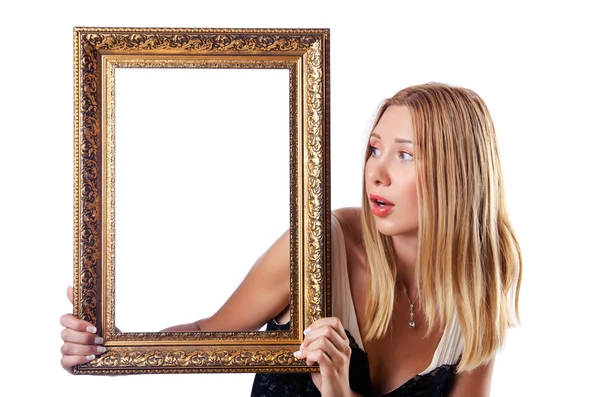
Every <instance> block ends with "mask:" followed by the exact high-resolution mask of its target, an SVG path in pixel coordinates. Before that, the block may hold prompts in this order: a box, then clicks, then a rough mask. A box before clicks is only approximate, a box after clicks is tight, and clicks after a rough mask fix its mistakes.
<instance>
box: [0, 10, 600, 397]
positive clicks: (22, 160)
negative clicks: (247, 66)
mask: <svg viewBox="0 0 600 397" xmlns="http://www.w3.org/2000/svg"><path fill="white" fill-rule="evenodd" d="M592 3H593V2H592V1H589V2H585V3H584V2H582V1H568V2H567V1H560V2H559V1H556V2H550V1H544V2H542V1H540V2H531V1H518V2H510V1H497V2H494V3H493V4H492V3H490V2H485V3H484V2H472V3H465V2H459V1H444V2H441V1H440V2H432V1H414V0H411V1H395V2H375V1H372V2H369V5H368V6H367V5H366V3H363V2H355V3H353V2H339V3H336V4H339V5H334V2H326V1H323V0H321V1H308V0H307V1H298V2H289V3H287V2H283V1H273V2H266V1H238V2H233V1H228V2H222V3H219V2H216V1H210V2H208V1H206V2H205V1H199V0H196V1H189V2H180V1H175V0H173V1H167V2H165V1H144V2H126V1H123V0H121V1H103V2H83V1H70V2H67V1H65V2H61V3H60V6H59V4H58V3H57V2H42V1H39V2H32V1H22V2H18V3H17V2H14V3H12V4H11V5H10V8H8V6H7V5H4V6H2V9H1V10H0V29H1V33H2V35H1V37H2V52H1V55H0V57H1V62H0V68H1V73H0V76H1V78H2V82H1V84H0V93H1V94H0V95H1V99H2V104H1V107H0V112H1V117H0V134H1V141H0V173H1V174H0V176H1V178H0V183H1V185H0V186H1V191H0V203H1V205H0V211H1V212H0V225H1V226H0V227H1V229H0V230H1V236H0V264H1V265H2V276H1V278H0V280H1V281H0V286H1V288H0V293H1V299H0V302H1V305H2V307H1V308H2V325H1V327H0V341H1V342H2V349H1V350H0V351H1V352H2V359H1V360H0V367H1V368H0V373H2V386H1V387H2V388H4V389H6V390H11V393H10V394H9V395H39V394H42V393H43V394H47V393H52V394H54V393H57V392H59V393H60V392H63V393H66V394H70V395H96V394H100V393H107V394H110V395H111V396H121V395H130V394H133V393H135V394H139V395H144V396H159V395H160V396H164V395H166V394H167V393H169V394H173V395H182V394H188V393H189V394H192V395H200V396H213V395H223V396H247V395H249V385H250V382H251V380H252V375H237V374H236V375H222V374H216V375H208V374H190V375H151V376H143V375H136V376H129V377H92V376H71V375H69V374H67V373H66V372H65V371H63V370H62V369H61V367H60V365H59V359H60V352H59V348H60V345H61V340H60V331H61V327H60V325H59V324H58V320H59V317H60V315H61V314H63V313H65V312H68V311H70V310H71V308H70V305H69V304H68V301H67V299H66V297H65V290H66V287H67V285H68V284H71V283H72V256H73V255H72V241H73V240H72V236H73V228H72V226H73V223H72V205H73V199H72V196H73V191H72V188H73V153H72V149H73V83H72V81H73V45H72V35H73V34H72V29H73V27H74V26H113V27H131V26H133V27H256V28H260V27H264V28H267V27H271V28H276V27H277V28H279V27H281V28H292V27H297V28H309V27H315V28H322V27H325V28H330V29H331V76H332V77H331V95H332V97H331V130H332V131H331V142H332V151H331V156H332V205H333V207H334V208H338V207H343V206H357V205H359V204H360V178H361V176H360V173H361V172H360V171H361V158H362V154H363V148H362V142H363V133H364V131H363V130H364V127H365V125H366V123H367V121H368V119H369V118H370V116H371V114H372V112H373V110H374V108H375V106H376V104H377V103H378V102H379V101H380V100H381V99H382V98H384V97H388V96H391V95H393V94H394V93H395V92H396V91H398V90H399V89H401V88H403V87H405V86H408V85H412V84H417V83H423V82H428V81H440V82H446V83H450V84H457V85H463V86H466V87H469V88H472V89H474V90H475V91H476V92H478V93H479V94H480V95H481V96H482V97H483V98H484V99H485V100H486V102H487V104H488V106H489V108H490V111H491V113H492V116H493V118H494V120H495V124H496V128H497V131H498V136H499V141H500V146H501V155H502V159H503V166H504V175H505V181H506V190H507V195H508V204H509V209H510V213H511V216H512V220H513V223H514V226H515V228H516V231H517V233H518V236H519V238H520V241H521V244H522V248H523V258H524V265H525V271H524V280H523V289H522V295H521V309H522V318H523V324H522V326H521V327H520V328H518V329H514V330H512V331H511V333H510V334H509V338H508V343H507V345H506V347H505V349H504V350H503V351H502V352H501V353H500V354H499V356H498V358H497V363H496V368H495V371H494V379H493V393H492V396H493V397H499V396H534V395H535V396H539V395H544V396H562V395H573V396H575V395H586V396H588V395H598V391H597V390H593V389H592V387H594V385H597V382H596V379H597V375H596V372H597V369H596V368H595V365H596V358H597V357H598V356H599V355H600V349H599V348H598V340H597V339H598V330H597V328H595V325H596V324H597V318H596V317H597V313H598V312H599V310H598V304H599V303H600V293H599V289H600V288H599V287H598V276H599V275H600V272H599V271H598V267H599V265H600V260H599V259H598V253H597V247H598V245H599V240H600V232H599V231H598V225H599V223H600V212H599V210H598V203H599V202H600V194H599V193H598V185H599V183H598V180H599V179H600V178H599V177H598V173H599V171H600V166H599V165H598V156H597V153H598V150H599V145H600V139H599V138H598V135H599V133H600V128H599V126H598V115H599V114H600V106H599V105H600V100H599V99H598V92H600V77H599V74H598V73H599V72H598V71H599V70H600V64H599V61H598V46H599V39H600V24H599V23H598V12H597V11H594V8H595V5H594V6H592ZM237 385H239V388H236V386H237ZM101 388H102V389H104V391H100V389H101ZM2 394H3V395H6V392H5V391H2Z"/></svg>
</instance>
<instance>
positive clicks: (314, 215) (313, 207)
mask: <svg viewBox="0 0 600 397" xmlns="http://www.w3.org/2000/svg"><path fill="white" fill-rule="evenodd" d="M320 54H321V43H320V42H318V41H317V42H315V43H314V45H313V47H312V48H311V50H310V51H308V57H307V66H308V77H307V79H308V81H307V86H308V115H307V123H308V186H309V189H308V194H309V197H308V203H307V210H308V211H307V212H308V214H307V216H308V224H309V231H310V237H309V242H308V256H309V261H308V263H309V266H311V268H310V269H309V273H310V275H311V280H310V282H309V287H310V289H309V290H308V302H309V305H308V309H307V310H308V312H307V316H308V319H307V320H308V321H309V324H310V323H312V322H314V321H316V320H317V319H319V318H321V317H323V316H324V313H323V311H322V304H321V303H322V301H323V294H324V292H325V291H323V290H322V288H321V286H322V285H324V283H323V277H324V271H325V269H324V267H323V252H324V247H323V224H322V222H320V221H319V219H320V218H321V217H320V216H319V215H320V214H321V213H322V211H323V205H324V203H323V197H324V195H323V186H322V175H321V172H322V161H323V160H322V159H323V138H322V133H323V131H322V130H321V125H322V119H323V114H322V102H323V75H322V73H321V63H322V59H321V55H320Z"/></svg>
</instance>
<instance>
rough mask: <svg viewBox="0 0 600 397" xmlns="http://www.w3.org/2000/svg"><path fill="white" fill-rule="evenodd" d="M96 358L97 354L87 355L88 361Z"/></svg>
mask: <svg viewBox="0 0 600 397" xmlns="http://www.w3.org/2000/svg"><path fill="white" fill-rule="evenodd" d="M95 358H96V356H95V355H93V354H90V355H89V356H85V359H86V360H88V361H92V360H93V359H95Z"/></svg>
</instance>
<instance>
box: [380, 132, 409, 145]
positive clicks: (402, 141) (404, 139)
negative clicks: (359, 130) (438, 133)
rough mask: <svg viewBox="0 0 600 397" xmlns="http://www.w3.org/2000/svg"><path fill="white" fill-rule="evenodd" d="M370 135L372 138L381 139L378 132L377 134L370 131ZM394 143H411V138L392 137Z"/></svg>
mask: <svg viewBox="0 0 600 397" xmlns="http://www.w3.org/2000/svg"><path fill="white" fill-rule="evenodd" d="M371 136H372V137H373V138H377V139H381V136H380V135H379V134H377V133H376V132H372V133H371ZM394 143H409V144H411V145H412V143H413V142H412V140H410V139H406V138H394Z"/></svg>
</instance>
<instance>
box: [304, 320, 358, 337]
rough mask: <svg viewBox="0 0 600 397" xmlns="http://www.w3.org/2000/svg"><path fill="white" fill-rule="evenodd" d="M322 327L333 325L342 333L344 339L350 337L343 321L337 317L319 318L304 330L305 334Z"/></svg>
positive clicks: (334, 328) (333, 327)
mask: <svg viewBox="0 0 600 397" xmlns="http://www.w3.org/2000/svg"><path fill="white" fill-rule="evenodd" d="M322 327H331V328H332V329H333V330H335V332H337V333H338V335H340V337H341V338H342V339H348V337H347V336H346V331H345V330H344V326H343V325H342V322H341V321H340V319H339V318H337V317H323V318H321V319H318V320H317V321H315V322H314V323H312V324H311V325H310V327H308V328H307V329H305V330H304V335H307V334H308V333H309V332H311V331H313V330H316V329H319V328H322Z"/></svg>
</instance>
